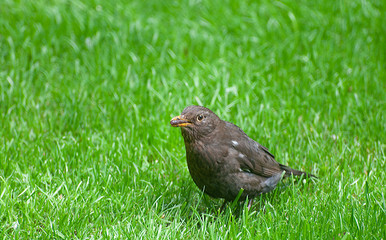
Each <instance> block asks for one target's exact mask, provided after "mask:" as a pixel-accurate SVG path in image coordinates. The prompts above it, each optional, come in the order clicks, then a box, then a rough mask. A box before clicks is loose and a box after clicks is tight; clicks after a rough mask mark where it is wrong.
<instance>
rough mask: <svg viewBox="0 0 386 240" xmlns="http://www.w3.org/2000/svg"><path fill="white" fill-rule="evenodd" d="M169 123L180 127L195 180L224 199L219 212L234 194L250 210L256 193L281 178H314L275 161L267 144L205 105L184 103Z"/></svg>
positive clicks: (205, 191)
mask: <svg viewBox="0 0 386 240" xmlns="http://www.w3.org/2000/svg"><path fill="white" fill-rule="evenodd" d="M170 124H171V126H173V127H180V128H181V134H182V137H183V139H184V143H185V150H186V160H187V165H188V169H189V173H190V175H191V177H192V179H193V181H194V183H195V184H196V185H197V187H198V188H199V189H200V190H201V191H203V192H204V193H205V194H207V195H209V196H211V197H213V198H222V199H224V203H223V205H222V206H221V208H220V211H222V210H223V208H224V206H225V205H226V203H227V202H231V201H234V200H236V198H237V197H238V199H237V200H238V201H243V200H244V201H245V200H246V199H247V198H248V209H250V208H251V206H252V203H253V199H254V198H255V197H256V196H259V195H261V194H264V193H268V192H270V191H272V190H273V189H275V188H276V186H277V184H278V183H279V181H280V180H281V179H282V178H285V177H289V176H292V175H293V176H301V175H303V176H305V177H315V178H316V176H315V175H312V174H309V173H306V172H303V171H300V170H295V169H292V168H290V167H288V166H286V165H283V164H281V163H279V162H277V161H276V160H275V157H274V155H273V154H272V153H270V152H269V151H268V149H267V148H266V147H264V146H263V145H261V144H260V143H258V142H256V141H255V140H253V139H252V138H250V137H249V136H248V135H247V134H246V133H245V132H244V131H243V130H242V129H241V128H239V127H238V126H236V125H235V124H233V123H230V122H227V121H223V120H221V119H220V118H219V117H218V116H217V115H216V114H215V113H214V112H213V111H211V110H210V109H208V108H206V107H203V106H196V105H191V106H187V107H186V108H185V109H184V110H183V111H182V113H181V115H179V116H176V117H174V118H172V119H171V120H170ZM239 193H241V195H240V194H239Z"/></svg>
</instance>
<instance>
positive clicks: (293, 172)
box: [280, 164, 318, 178]
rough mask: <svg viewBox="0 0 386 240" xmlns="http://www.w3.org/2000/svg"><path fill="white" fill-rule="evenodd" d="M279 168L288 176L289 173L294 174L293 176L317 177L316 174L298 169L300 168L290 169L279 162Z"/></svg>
mask: <svg viewBox="0 0 386 240" xmlns="http://www.w3.org/2000/svg"><path fill="white" fill-rule="evenodd" d="M280 168H281V169H282V170H284V171H285V176H286V177H288V176H291V175H294V176H302V175H304V176H305V177H309V178H310V177H312V178H318V177H317V176H315V175H313V174H311V173H306V172H303V171H300V170H296V169H292V168H290V167H288V166H286V165H282V164H280Z"/></svg>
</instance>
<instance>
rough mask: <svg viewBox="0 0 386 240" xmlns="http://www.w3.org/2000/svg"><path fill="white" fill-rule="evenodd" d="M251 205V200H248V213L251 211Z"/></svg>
mask: <svg viewBox="0 0 386 240" xmlns="http://www.w3.org/2000/svg"><path fill="white" fill-rule="evenodd" d="M252 203H253V198H251V199H249V201H248V211H249V210H251V207H252Z"/></svg>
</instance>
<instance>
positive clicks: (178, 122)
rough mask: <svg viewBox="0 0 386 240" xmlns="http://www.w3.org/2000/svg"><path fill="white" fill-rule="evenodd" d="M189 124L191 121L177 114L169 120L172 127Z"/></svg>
mask: <svg viewBox="0 0 386 240" xmlns="http://www.w3.org/2000/svg"><path fill="white" fill-rule="evenodd" d="M190 124H192V123H191V122H189V121H188V120H187V119H185V118H183V117H182V116H177V117H174V118H172V120H170V125H172V126H173V127H186V126H188V125H190Z"/></svg>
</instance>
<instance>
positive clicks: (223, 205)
mask: <svg viewBox="0 0 386 240" xmlns="http://www.w3.org/2000/svg"><path fill="white" fill-rule="evenodd" d="M227 202H228V201H227V200H225V199H224V203H223V204H222V205H221V207H220V212H222V211H223V210H224V208H225V205H226V204H227Z"/></svg>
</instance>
